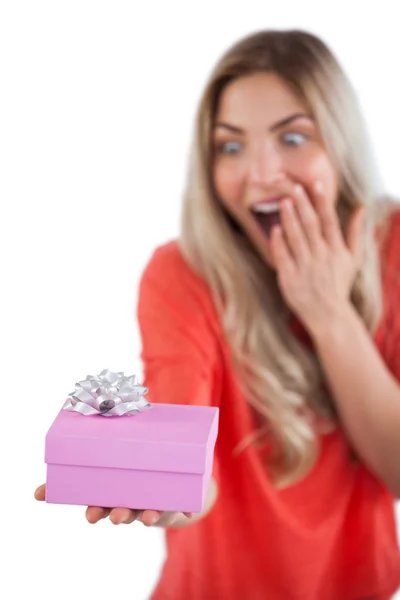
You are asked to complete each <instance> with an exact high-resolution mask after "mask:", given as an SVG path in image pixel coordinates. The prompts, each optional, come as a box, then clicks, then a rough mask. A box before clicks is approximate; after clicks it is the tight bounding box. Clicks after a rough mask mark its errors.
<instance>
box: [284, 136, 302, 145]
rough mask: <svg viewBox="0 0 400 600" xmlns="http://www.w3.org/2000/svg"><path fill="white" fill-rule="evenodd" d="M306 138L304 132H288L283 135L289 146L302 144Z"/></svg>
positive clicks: (285, 142)
mask: <svg viewBox="0 0 400 600" xmlns="http://www.w3.org/2000/svg"><path fill="white" fill-rule="evenodd" d="M305 140H306V136H305V135H303V134H302V133H286V134H285V135H284V136H283V143H284V144H286V145H287V146H300V145H301V144H302V143H303V142H305Z"/></svg>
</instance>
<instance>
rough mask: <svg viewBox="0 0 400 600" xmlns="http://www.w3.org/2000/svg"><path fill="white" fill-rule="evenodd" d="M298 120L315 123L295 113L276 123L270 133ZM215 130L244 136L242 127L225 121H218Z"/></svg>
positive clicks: (305, 116) (302, 114)
mask: <svg viewBox="0 0 400 600" xmlns="http://www.w3.org/2000/svg"><path fill="white" fill-rule="evenodd" d="M297 119H308V120H309V121H313V119H312V117H311V116H310V115H308V114H306V113H295V114H294V115H290V116H289V117H285V118H284V119H282V120H281V121H278V122H277V123H274V125H272V126H271V127H270V128H269V131H270V132H271V133H273V132H274V131H277V130H278V129H281V128H282V127H285V126H286V125H290V123H292V122H293V121H296V120H297ZM214 128H215V129H218V128H222V129H227V130H228V131H231V132H232V133H237V134H238V135H243V134H244V131H243V129H240V127H236V125H231V124H230V123H226V122H224V121H218V122H217V123H215V127H214Z"/></svg>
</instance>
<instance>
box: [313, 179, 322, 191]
mask: <svg viewBox="0 0 400 600" xmlns="http://www.w3.org/2000/svg"><path fill="white" fill-rule="evenodd" d="M314 187H315V191H316V192H317V194H322V192H323V191H324V186H323V183H322V181H319V180H318V181H316V182H315V186H314Z"/></svg>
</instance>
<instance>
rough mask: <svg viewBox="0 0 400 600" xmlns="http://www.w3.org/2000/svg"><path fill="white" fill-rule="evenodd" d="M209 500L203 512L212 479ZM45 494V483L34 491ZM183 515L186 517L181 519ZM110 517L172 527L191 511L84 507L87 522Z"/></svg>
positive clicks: (39, 495)
mask: <svg viewBox="0 0 400 600" xmlns="http://www.w3.org/2000/svg"><path fill="white" fill-rule="evenodd" d="M209 492H210V493H209V497H210V501H209V502H207V501H206V503H205V508H206V510H205V512H207V508H208V506H207V505H210V504H213V501H214V499H215V492H216V488H215V482H214V480H213V479H212V480H211V485H210V490H209ZM45 496H46V484H45V483H44V484H43V485H41V486H39V487H38V488H37V490H36V491H35V498H36V500H41V501H43V500H45ZM183 516H184V517H185V518H186V519H185V520H183ZM106 517H110V521H111V522H112V523H114V525H120V524H121V523H125V524H129V523H133V522H134V521H140V522H141V523H143V525H146V527H151V526H153V525H159V526H162V527H173V526H175V527H176V526H178V525H180V524H182V525H184V524H185V521H187V523H188V524H189V519H190V520H191V519H192V517H193V514H192V513H179V512H160V511H157V510H132V509H129V508H101V507H100V506H88V507H87V509H86V519H87V520H88V521H89V523H91V524H94V523H98V522H99V521H101V519H105V518H106Z"/></svg>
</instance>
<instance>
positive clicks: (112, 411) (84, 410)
mask: <svg viewBox="0 0 400 600" xmlns="http://www.w3.org/2000/svg"><path fill="white" fill-rule="evenodd" d="M147 392H148V389H147V388H145V387H143V386H142V385H138V384H136V376H135V375H130V376H128V377H125V375H124V374H123V372H122V371H120V372H118V373H114V372H113V371H110V370H109V369H104V370H103V371H102V372H101V373H100V375H94V376H93V375H88V376H87V377H86V379H84V380H82V381H78V382H77V383H76V384H75V390H74V391H73V392H71V393H70V394H68V398H67V400H66V402H65V404H64V406H63V408H64V410H70V411H74V412H79V413H80V414H82V415H102V416H104V417H111V416H118V417H121V416H123V415H133V414H135V413H138V412H140V411H142V410H148V409H149V408H151V404H150V403H149V402H148V401H147V400H146V398H145V397H144V395H145V394H147Z"/></svg>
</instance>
